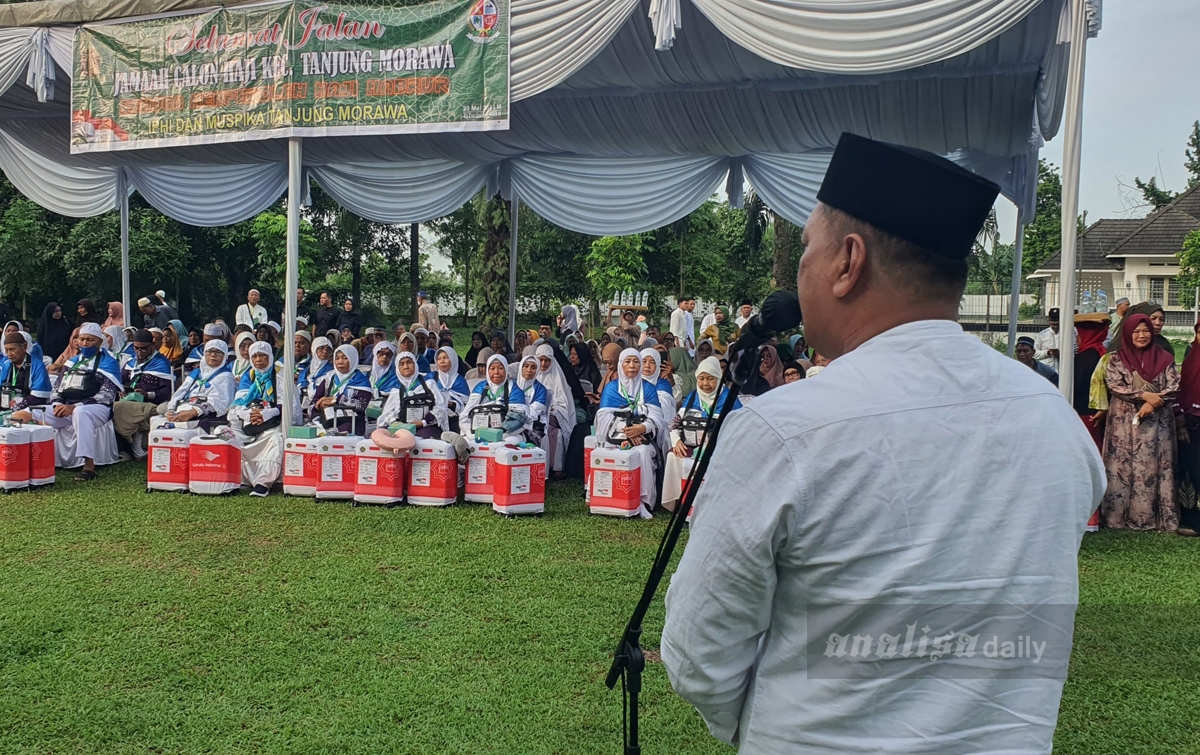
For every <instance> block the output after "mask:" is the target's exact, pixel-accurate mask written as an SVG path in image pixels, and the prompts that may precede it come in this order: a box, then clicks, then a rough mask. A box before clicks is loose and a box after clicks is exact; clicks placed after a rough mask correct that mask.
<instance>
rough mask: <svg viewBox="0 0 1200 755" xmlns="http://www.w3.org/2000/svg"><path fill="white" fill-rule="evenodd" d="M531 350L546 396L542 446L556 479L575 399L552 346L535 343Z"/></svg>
mask: <svg viewBox="0 0 1200 755" xmlns="http://www.w3.org/2000/svg"><path fill="white" fill-rule="evenodd" d="M534 353H535V354H536V355H537V361H538V382H539V383H541V384H542V385H544V386H545V387H546V393H547V394H548V399H549V403H548V404H547V408H548V410H549V411H548V412H547V422H546V440H545V442H544V443H543V444H542V448H543V449H545V451H546V463H547V464H548V465H549V468H550V469H551V470H552V471H553V472H554V476H555V477H556V478H559V479H561V478H562V472H563V467H564V465H565V463H566V460H567V444H568V443H570V441H571V433H572V432H573V431H574V430H575V418H576V413H575V400H574V397H573V396H572V395H571V385H570V383H568V382H567V376H566V375H565V374H564V373H563V370H562V365H560V364H559V363H558V361H557V360H556V359H555V356H554V347H553V346H551V345H550V344H548V343H542V344H538V347H537V350H536V351H535V352H534Z"/></svg>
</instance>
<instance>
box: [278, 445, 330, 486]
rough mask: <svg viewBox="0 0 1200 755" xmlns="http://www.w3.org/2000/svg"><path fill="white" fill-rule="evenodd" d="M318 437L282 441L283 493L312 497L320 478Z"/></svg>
mask: <svg viewBox="0 0 1200 755" xmlns="http://www.w3.org/2000/svg"><path fill="white" fill-rule="evenodd" d="M318 440H320V438H287V439H286V440H284V441H283V494H284V495H295V496H303V497H305V498H312V497H313V496H315V495H316V494H317V482H318V481H320V479H321V453H320V449H319V448H318V447H317V441H318Z"/></svg>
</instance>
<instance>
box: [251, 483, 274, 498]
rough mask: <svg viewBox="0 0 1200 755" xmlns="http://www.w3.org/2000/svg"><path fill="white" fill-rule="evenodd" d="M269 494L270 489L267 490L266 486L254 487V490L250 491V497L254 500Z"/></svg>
mask: <svg viewBox="0 0 1200 755" xmlns="http://www.w3.org/2000/svg"><path fill="white" fill-rule="evenodd" d="M270 492H271V489H270V488H268V487H267V486H266V485H255V486H254V490H251V491H250V495H252V496H253V497H255V498H266V497H267V493H270Z"/></svg>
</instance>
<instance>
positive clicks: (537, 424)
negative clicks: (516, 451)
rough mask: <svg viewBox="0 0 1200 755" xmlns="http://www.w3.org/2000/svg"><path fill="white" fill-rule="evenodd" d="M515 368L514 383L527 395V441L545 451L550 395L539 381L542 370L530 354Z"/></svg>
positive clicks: (535, 358)
mask: <svg viewBox="0 0 1200 755" xmlns="http://www.w3.org/2000/svg"><path fill="white" fill-rule="evenodd" d="M530 349H532V347H530ZM513 366H515V367H516V368H517V377H516V379H515V380H514V381H513V382H515V383H516V385H517V388H520V389H521V392H522V393H523V394H525V440H526V442H529V443H532V444H534V445H535V446H538V447H540V448H541V449H542V450H543V451H545V450H546V443H545V440H546V429H547V427H546V423H547V419H548V418H547V414H548V413H549V406H550V394H549V393H547V392H546V386H544V385H542V384H541V383H540V382H539V381H538V379H537V375H538V371H539V369H540V368H539V365H538V360H537V357H535V356H533V355H532V354H530V355H529V356H526V357H522V358H521V361H520V362H518V363H517V364H516V365H513Z"/></svg>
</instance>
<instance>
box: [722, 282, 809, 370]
mask: <svg viewBox="0 0 1200 755" xmlns="http://www.w3.org/2000/svg"><path fill="white" fill-rule="evenodd" d="M800 319H801V318H800V299H799V298H798V297H797V296H796V295H795V294H794V293H792V292H791V291H776V292H775V293H773V294H771V295H770V296H768V297H767V298H766V299H765V300H763V305H762V309H761V310H759V313H758V314H757V315H755V316H754V317H751V318H750V319H749V320H748V321H747V322H746V327H744V328H742V333H741V337H740V338H738V339H737V340H736V341H734V342H733V343H732V344H730V345H729V349H728V350H727V351H726V354H727V355H728V357H729V375H730V377H731V378H732V380H733V382H735V383H737V384H738V385H745V384H746V381H748V380H749V379H750V377H751V376H752V375H753V374H754V371H755V370H756V369H757V365H758V347H759V346H762V345H763V344H764V343H766V342H767V341H769V340H771V338H772V336H774V335H775V334H776V333H778V332H780V331H782V330H791V329H792V328H794V327H796V326H797V325H799V324H800Z"/></svg>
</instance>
